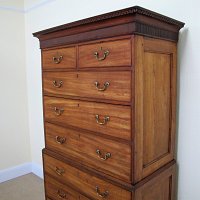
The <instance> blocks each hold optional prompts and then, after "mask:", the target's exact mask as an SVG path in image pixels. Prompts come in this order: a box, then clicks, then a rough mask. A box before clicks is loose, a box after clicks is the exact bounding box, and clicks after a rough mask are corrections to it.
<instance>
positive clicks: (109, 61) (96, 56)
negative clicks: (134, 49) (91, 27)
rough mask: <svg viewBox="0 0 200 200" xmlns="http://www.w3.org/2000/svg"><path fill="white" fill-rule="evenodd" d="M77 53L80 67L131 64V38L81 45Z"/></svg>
mask: <svg viewBox="0 0 200 200" xmlns="http://www.w3.org/2000/svg"><path fill="white" fill-rule="evenodd" d="M78 55H79V61H78V62H79V64H78V66H79V67H80V68H85V67H110V66H115V67H118V66H131V40H129V39H124V40H117V41H110V42H99V43H95V44H87V45H82V46H79V50H78Z"/></svg>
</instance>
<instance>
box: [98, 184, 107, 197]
mask: <svg viewBox="0 0 200 200" xmlns="http://www.w3.org/2000/svg"><path fill="white" fill-rule="evenodd" d="M96 192H97V195H98V196H99V197H101V198H107V197H108V195H109V192H108V191H107V190H106V191H105V192H103V193H101V192H100V190H99V187H98V186H96Z"/></svg>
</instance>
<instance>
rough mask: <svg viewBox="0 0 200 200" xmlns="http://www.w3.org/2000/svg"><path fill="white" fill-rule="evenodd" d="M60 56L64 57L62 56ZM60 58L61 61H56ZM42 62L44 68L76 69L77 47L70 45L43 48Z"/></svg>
mask: <svg viewBox="0 0 200 200" xmlns="http://www.w3.org/2000/svg"><path fill="white" fill-rule="evenodd" d="M60 56H61V57H62V58H60ZM53 58H54V59H53ZM59 58H60V61H59V63H56V62H58V59H59ZM42 62H43V63H42V68H43V69H65V68H67V69H74V68H76V48H75V47H68V48H59V49H53V50H43V51H42Z"/></svg>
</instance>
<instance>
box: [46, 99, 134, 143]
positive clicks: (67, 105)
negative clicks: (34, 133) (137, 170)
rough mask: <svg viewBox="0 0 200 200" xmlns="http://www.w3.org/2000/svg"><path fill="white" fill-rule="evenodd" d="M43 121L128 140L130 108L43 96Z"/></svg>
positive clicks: (129, 133)
mask: <svg viewBox="0 0 200 200" xmlns="http://www.w3.org/2000/svg"><path fill="white" fill-rule="evenodd" d="M44 114H45V120H46V121H49V122H53V123H56V122H57V123H61V124H63V125H70V126H75V127H79V128H82V129H87V130H89V131H93V132H98V133H103V134H107V135H111V136H114V137H118V138H122V139H127V140H130V135H131V120H130V119H131V108H130V106H119V105H111V104H104V103H95V102H87V101H79V100H71V99H63V98H54V97H47V96H44Z"/></svg>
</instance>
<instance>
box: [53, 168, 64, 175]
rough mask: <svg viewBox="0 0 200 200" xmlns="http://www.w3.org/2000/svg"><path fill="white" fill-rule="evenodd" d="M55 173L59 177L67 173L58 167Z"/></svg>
mask: <svg viewBox="0 0 200 200" xmlns="http://www.w3.org/2000/svg"><path fill="white" fill-rule="evenodd" d="M55 172H56V174H58V175H59V176H62V175H63V174H64V173H65V170H64V169H59V168H58V167H56V168H55Z"/></svg>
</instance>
